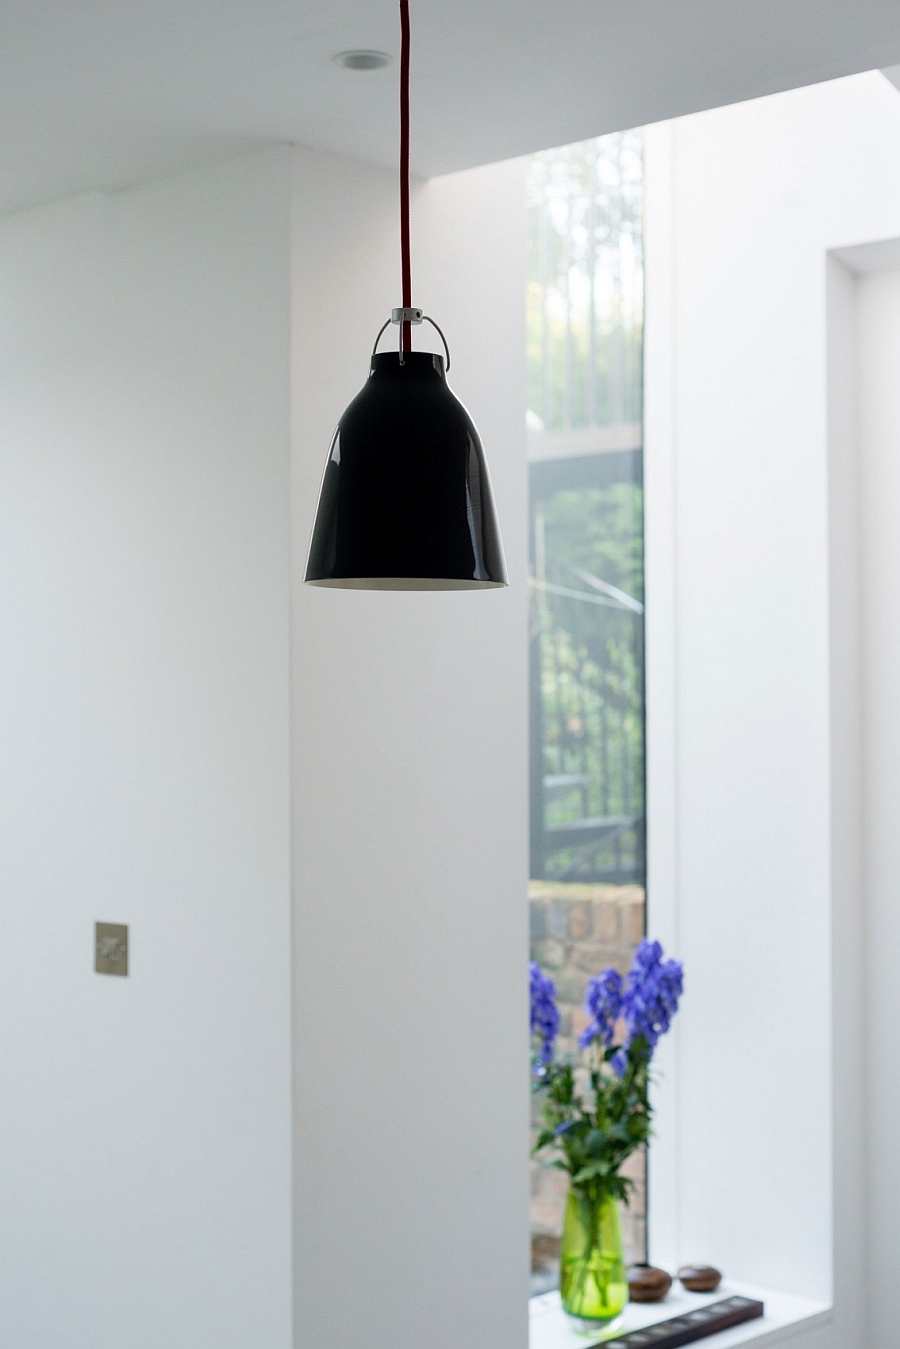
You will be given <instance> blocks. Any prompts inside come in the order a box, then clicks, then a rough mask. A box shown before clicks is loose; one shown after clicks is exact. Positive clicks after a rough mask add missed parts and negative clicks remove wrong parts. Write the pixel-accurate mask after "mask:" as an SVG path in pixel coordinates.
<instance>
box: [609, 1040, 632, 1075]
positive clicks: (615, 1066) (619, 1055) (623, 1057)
mask: <svg viewBox="0 0 900 1349" xmlns="http://www.w3.org/2000/svg"><path fill="white" fill-rule="evenodd" d="M609 1062H610V1065H611V1067H612V1070H613V1072H614V1073H615V1075H616V1077H624V1076H625V1069H626V1068H627V1067H628V1050H627V1049H626V1048H625V1046H624V1045H619V1048H618V1049H617V1050H616V1052H615V1054H613V1056H612V1058H611V1059H610V1061H609Z"/></svg>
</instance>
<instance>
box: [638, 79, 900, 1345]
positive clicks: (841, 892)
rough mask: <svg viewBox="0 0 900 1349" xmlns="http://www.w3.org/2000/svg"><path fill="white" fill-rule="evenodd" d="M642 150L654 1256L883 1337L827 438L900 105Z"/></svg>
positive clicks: (848, 538)
mask: <svg viewBox="0 0 900 1349" xmlns="http://www.w3.org/2000/svg"><path fill="white" fill-rule="evenodd" d="M647 147H648V151H647V203H648V276H647V303H648V346H647V417H646V449H647V456H646V464H647V494H648V581H647V592H648V642H649V657H648V660H649V680H648V696H649V700H650V707H649V718H650V727H649V755H650V760H649V771H650V788H649V790H650V797H649V799H650V876H649V886H650V925H651V927H652V928H653V929H654V930H655V931H662V932H664V933H665V934H666V935H667V936H669V937H670V938H671V939H674V940H676V941H677V945H678V949H679V954H680V955H681V956H682V957H683V958H684V960H685V964H686V971H687V988H688V993H687V997H686V999H685V1004H684V1011H683V1015H682V1017H681V1025H680V1028H679V1034H678V1036H677V1039H676V1042H675V1043H673V1045H672V1046H669V1047H667V1054H666V1056H664V1058H663V1067H664V1068H665V1069H666V1070H667V1078H666V1081H665V1082H664V1084H663V1086H662V1087H661V1091H660V1132H661V1137H660V1142H659V1145H658V1152H657V1167H656V1170H655V1172H653V1173H652V1176H653V1180H652V1184H653V1186H654V1188H653V1192H652V1195H651V1227H652V1233H651V1240H652V1245H651V1255H652V1258H654V1259H658V1260H662V1261H663V1262H664V1263H665V1262H666V1261H668V1262H670V1263H676V1262H677V1261H679V1260H683V1259H687V1258H693V1259H696V1258H708V1259H711V1260H713V1261H714V1262H716V1263H721V1265H722V1266H723V1267H724V1268H725V1269H726V1270H728V1272H729V1273H731V1274H733V1275H734V1276H739V1277H743V1278H746V1279H748V1280H752V1281H757V1282H760V1283H768V1284H770V1285H774V1286H781V1287H787V1288H793V1289H794V1290H795V1291H797V1292H801V1293H806V1294H808V1295H810V1296H814V1297H820V1298H823V1299H830V1298H831V1296H832V1291H833V1289H836V1321H835V1328H834V1330H833V1331H832V1332H826V1333H825V1334H824V1335H823V1334H821V1333H820V1334H819V1336H818V1338H817V1339H816V1340H815V1343H825V1342H826V1341H827V1342H831V1339H830V1336H831V1335H834V1337H835V1340H834V1342H836V1343H837V1342H839V1343H840V1344H842V1345H844V1344H848V1345H855V1346H856V1345H858V1346H860V1349H862V1346H864V1345H868V1343H869V1342H868V1341H867V1340H866V1339H865V1329H864V1323H863V1321H862V1319H861V1316H860V1315H859V1314H858V1313H859V1312H860V1304H859V1301H858V1300H854V1289H855V1290H856V1292H857V1293H858V1290H859V1279H858V1278H856V1279H854V1278H853V1277H852V1274H853V1271H856V1274H857V1275H858V1274H859V1273H860V1271H861V1267H862V1259H863V1250H862V1247H863V1242H862V1237H861V1225H862V1221H863V1208H862V1205H863V1200H864V1181H863V1176H862V1170H861V1165H860V1161H859V1153H860V1149H861V1147H862V1143H861V1140H860V1138H859V1125H860V1118H861V1116H860V1111H859V1108H858V1105H857V1106H856V1107H854V1105H853V1104H852V1103H851V1104H848V1102H847V1096H848V1094H849V1095H850V1096H852V1094H853V1093H857V1096H859V1094H860V1093H861V1091H862V1069H861V1058H860V1055H861V1052H862V1051H861V1045H860V1037H859V1030H860V1025H861V1023H860V1020H859V1011H858V1009H859V1007H860V1006H861V999H862V990H861V980H862V976H861V926H860V925H861V923H862V906H861V903H860V897H859V865H860V863H859V853H858V848H859V838H858V832H857V833H856V834H855V833H854V829H855V827H856V826H855V825H854V821H853V819H852V811H853V805H854V792H853V784H852V777H853V773H854V772H858V762H856V760H855V757H854V756H855V755H858V744H857V745H854V740H853V737H854V734H855V732H854V726H853V718H854V717H855V716H856V715H857V711H858V709H857V707H856V704H855V701H854V700H855V694H854V680H855V679H857V677H858V674H857V672H855V671H854V667H853V660H852V659H848V660H845V661H844V662H843V663H842V662H841V660H840V659H839V658H838V657H839V655H840V653H841V652H842V651H843V650H844V648H845V646H846V644H847V643H848V642H849V643H852V642H853V641H854V640H858V627H857V628H856V629H854V623H855V621H856V620H855V617H854V611H853V603H852V578H851V580H850V581H849V582H848V579H847V577H848V568H849V569H850V573H852V568H853V565H854V563H853V556H852V554H853V549H854V548H855V546H856V545H855V538H856V536H855V533H854V528H853V522H852V507H849V508H848V507H847V503H846V501H845V500H843V498H842V497H841V493H842V491H843V490H844V488H846V484H847V481H848V479H849V480H850V482H851V485H852V478H853V473H852V466H851V465H850V464H849V463H848V461H847V459H846V451H845V450H841V451H840V452H838V451H837V450H836V449H835V445H834V443H833V442H834V434H833V431H834V423H835V420H836V419H837V420H839V419H840V418H841V417H843V418H845V419H847V418H849V419H851V420H852V416H853V413H852V408H849V409H848V407H847V406H843V407H841V406H839V405H838V404H839V403H840V399H838V403H837V404H836V403H835V399H834V396H833V395H832V402H831V406H829V359H831V361H832V363H833V362H834V360H838V361H840V360H841V359H842V357H841V355H840V351H837V354H836V349H835V346H834V343H833V342H832V343H831V346H830V347H829V333H828V323H827V317H828V299H829V296H828V289H827V286H826V278H827V271H828V269H827V266H826V263H827V253H828V250H830V249H834V248H839V247H842V246H846V245H852V244H859V243H864V242H867V241H869V240H877V239H881V238H892V237H896V236H897V235H898V234H900V97H898V94H897V91H896V90H895V89H894V88H893V87H892V86H891V85H889V84H888V83H887V81H885V80H884V79H883V77H882V76H880V75H879V74H877V73H873V74H869V75H863V76H857V77H854V78H852V79H849V80H843V81H838V82H835V83H833V84H829V85H822V86H818V87H814V88H809V89H804V90H798V91H795V92H792V93H788V94H783V95H778V96H776V97H773V98H767V99H763V100H759V101H757V102H754V103H747V104H742V105H738V106H735V107H730V108H725V109H720V110H717V111H714V112H709V113H704V114H700V115H697V116H694V117H689V118H684V119H681V120H679V121H677V122H674V123H671V124H669V125H668V126H660V127H654V128H650V130H649V132H648V136H647ZM841 286H842V283H841V281H840V280H839V279H838V280H835V279H834V277H832V284H831V302H832V306H833V308H834V306H838V307H839V306H840V304H841V303H845V308H846V305H847V304H849V301H848V300H847V297H846V295H844V300H843V301H841V299H840V295H839V293H838V292H840V290H841ZM848 340H849V339H847V338H846V337H845V338H844V350H845V352H846V347H847V341H848ZM893 368H894V369H896V364H895V365H894V366H893ZM848 396H849V395H848ZM829 418H830V419H831V423H832V425H831V427H830V426H829ZM892 425H893V423H892ZM830 432H831V433H832V434H831V435H830ZM892 443H893V442H892ZM842 455H843V456H844V457H843V459H842V457H841V456H842ZM848 509H849V511H850V516H851V519H850V520H849V522H848V520H847V519H846V518H845V517H846V513H847V510H848ZM842 513H843V514H842ZM887 518H888V516H886V517H885V529H887V528H888V526H887ZM848 588H849V592H850V593H849V594H848ZM868 601H869V596H868V593H867V595H866V602H867V603H868ZM854 632H855V633H856V637H854ZM884 640H885V641H887V640H888V639H887V638H885V639H884ZM882 657H884V659H885V660H888V658H889V659H893V656H892V655H890V656H889V653H886V652H880V653H879V657H878V658H879V660H881V659H882ZM887 668H888V667H887V666H885V670H887ZM890 668H891V669H892V668H893V667H890ZM888 696H889V695H888V691H887V688H885V690H884V697H885V698H887V697H888ZM654 727H656V728H657V733H656V734H654ZM659 728H663V732H664V733H662V734H661V733H660V731H659ZM892 790H893V788H889V787H888V786H887V785H886V784H885V783H882V784H880V785H879V791H881V792H882V793H883V796H882V800H883V802H884V809H889V803H890V802H891V801H892V799H893V798H892V797H891V796H890V791H892ZM856 799H857V801H858V794H857V796H856ZM885 884H886V885H887V884H889V882H888V881H887V880H886V881H885ZM885 935H886V936H887V933H886V934H885ZM884 949H885V950H886V951H887V950H890V949H892V944H891V943H887V942H886V944H885V948H884ZM883 959H884V961H885V978H886V977H887V969H888V966H887V962H888V961H889V959H890V957H889V956H888V955H884V956H883ZM832 961H833V962H834V971H835V974H836V990H837V992H836V998H835V1001H834V1002H832ZM877 996H878V995H877V992H876V997H877ZM888 1005H889V1004H888V1003H887V1002H885V1003H884V1005H883V1006H882V1005H881V1004H879V1011H882V1010H883V1011H885V1012H886V1011H887V1010H888ZM835 1018H837V1020H835ZM891 1024H892V1025H893V1024H894V1023H893V1022H892V1023H891ZM852 1027H855V1028H856V1034H855V1035H854V1034H853V1033H852V1031H851V1029H850V1028H852ZM887 1033H888V1032H885V1034H887ZM890 1034H891V1035H893V1034H894V1031H893V1030H891V1032H890ZM892 1043H893V1042H892ZM676 1067H677V1086H675V1085H674V1082H675V1074H674V1072H673V1069H675V1068H676ZM884 1090H889V1089H888V1088H887V1087H885V1088H884ZM870 1106H871V1108H873V1109H880V1108H881V1107H880V1106H879V1104H878V1102H877V1101H875V1100H874V1099H872V1100H871V1101H870ZM887 1118H890V1116H888V1117H887ZM879 1127H887V1124H886V1122H885V1125H884V1126H879ZM833 1143H834V1145H835V1149H836V1150H835V1154H834V1157H835V1170H834V1183H832V1144H833ZM882 1156H883V1160H884V1165H885V1166H886V1167H887V1168H888V1169H889V1171H890V1174H891V1175H892V1176H894V1177H895V1178H896V1176H897V1175H900V1172H897V1168H896V1161H895V1158H894V1157H893V1156H892V1155H891V1154H890V1153H889V1151H888V1148H887V1143H886V1141H885V1147H884V1149H883V1153H882ZM656 1177H658V1178H659V1183H658V1182H657V1179H656ZM871 1183H872V1184H873V1185H875V1186H881V1185H884V1187H885V1192H886V1194H891V1193H892V1185H893V1183H894V1182H893V1181H889V1180H888V1178H887V1176H886V1175H884V1174H882V1173H881V1172H880V1171H879V1172H878V1173H877V1174H873V1176H872V1177H871ZM898 1183H900V1182H898ZM832 1238H834V1246H833V1244H832ZM832 1252H833V1254H834V1266H835V1268H836V1270H837V1280H836V1282H833V1268H832V1266H833V1261H832ZM809 1342H810V1344H812V1343H813V1342H814V1341H813V1340H812V1339H810V1340H809Z"/></svg>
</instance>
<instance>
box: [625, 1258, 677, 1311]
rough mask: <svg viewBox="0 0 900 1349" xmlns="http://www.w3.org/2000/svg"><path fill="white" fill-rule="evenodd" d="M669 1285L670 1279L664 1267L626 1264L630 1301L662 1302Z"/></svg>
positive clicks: (670, 1284)
mask: <svg viewBox="0 0 900 1349" xmlns="http://www.w3.org/2000/svg"><path fill="white" fill-rule="evenodd" d="M671 1287H672V1280H671V1278H670V1276H669V1275H668V1274H667V1273H666V1271H665V1270H664V1269H656V1268H654V1266H653V1265H629V1266H628V1296H629V1298H630V1299H631V1301H632V1302H662V1300H663V1298H664V1297H665V1295H666V1293H668V1291H669V1289H670V1288H671Z"/></svg>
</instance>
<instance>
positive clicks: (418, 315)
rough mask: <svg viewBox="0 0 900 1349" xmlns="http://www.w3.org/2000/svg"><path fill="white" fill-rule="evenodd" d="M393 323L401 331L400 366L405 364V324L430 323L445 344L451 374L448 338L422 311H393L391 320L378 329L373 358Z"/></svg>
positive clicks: (387, 320)
mask: <svg viewBox="0 0 900 1349" xmlns="http://www.w3.org/2000/svg"><path fill="white" fill-rule="evenodd" d="M392 323H396V324H397V325H398V327H399V329H400V364H401V365H403V363H404V362H403V355H404V353H403V325H404V323H416V324H418V323H430V324H431V326H432V328H434V330H435V332H436V333H437V334H438V336H439V337H440V339H441V341H442V342H443V344H444V352H445V354H446V357H447V373H448V374H449V372H450V348H449V346H448V345H447V339H446V337H445V336H444V333H443V329H442V328H441V327H440V325H439V324H437V323H435V321H434V319H433V318H432V317H431V316H430V314H426V313H424V312H423V311H422V310H421V309H392V310H391V317H390V318H389V319H385V321H384V323H382V325H381V327H380V328H379V329H378V336H377V337H376V338H375V345H374V347H373V348H372V355H373V356H374V355H375V354H376V352H377V351H378V343H379V342H380V341H381V339H382V337H383V336H384V333H385V331H386V330H387V329H388V328H389V327H390V326H391V324H392Z"/></svg>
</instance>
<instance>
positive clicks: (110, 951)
mask: <svg viewBox="0 0 900 1349" xmlns="http://www.w3.org/2000/svg"><path fill="white" fill-rule="evenodd" d="M94 969H95V970H96V971H97V973H98V974H127V973H128V928H127V927H126V925H125V924H124V923H97V924H96V927H95V933H94Z"/></svg>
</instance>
